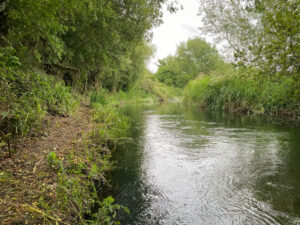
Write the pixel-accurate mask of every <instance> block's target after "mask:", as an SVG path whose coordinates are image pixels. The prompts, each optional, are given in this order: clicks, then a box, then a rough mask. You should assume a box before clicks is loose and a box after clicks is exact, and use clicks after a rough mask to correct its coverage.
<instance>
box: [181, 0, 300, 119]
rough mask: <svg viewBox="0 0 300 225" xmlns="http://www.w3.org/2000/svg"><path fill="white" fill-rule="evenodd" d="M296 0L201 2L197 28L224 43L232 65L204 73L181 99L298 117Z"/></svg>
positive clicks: (299, 113)
mask: <svg viewBox="0 0 300 225" xmlns="http://www.w3.org/2000/svg"><path fill="white" fill-rule="evenodd" d="M299 3H300V2H299V0H292V1H283V0H276V1H269V0H261V1H252V0H250V1H240V0H236V1H202V2H201V6H200V11H199V12H200V14H201V15H202V22H203V25H202V27H201V30H202V31H203V32H204V33H206V34H210V35H214V36H215V37H216V41H222V42H223V44H224V42H226V43H227V53H228V58H229V59H232V60H234V63H233V64H234V65H235V66H236V69H235V70H231V71H230V70H223V71H222V70H220V71H221V73H216V72H207V73H205V74H203V75H202V76H200V77H198V78H197V79H196V80H194V81H191V82H190V83H189V84H188V85H187V87H186V89H185V99H186V101H187V102H194V103H196V104H199V105H203V106H208V107H209V108H210V109H215V110H216V109H217V110H229V111H241V112H248V113H265V114H270V115H284V116H288V117H289V118H295V119H299V118H300V92H299V90H300V80H299V78H300V77H299V74H300V72H299V68H300V67H299V60H297V59H298V58H299V53H300V48H299V43H300V41H299V35H298V34H297V33H298V32H299V26H300V25H299V21H300V20H299ZM216 68H217V67H216Z"/></svg>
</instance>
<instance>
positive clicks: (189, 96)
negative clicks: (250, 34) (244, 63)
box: [184, 71, 300, 117]
mask: <svg viewBox="0 0 300 225" xmlns="http://www.w3.org/2000/svg"><path fill="white" fill-rule="evenodd" d="M250 72H252V73H254V74H255V72H254V71H240V72H239V73H238V74H235V75H227V76H204V77H200V78H198V79H196V80H193V81H191V82H190V83H189V84H188V85H187V87H186V89H185V92H184V94H185V100H186V101H187V102H191V103H196V104H200V105H203V106H207V107H209V108H210V109H217V110H229V111H241V112H249V113H251V112H253V113H266V114H288V115H290V116H294V117H299V115H300V95H299V86H300V83H299V82H298V83H297V82H295V80H293V79H292V78H288V77H281V78H278V79H276V80H269V79H261V78H260V76H259V75H250V74H249V73H250Z"/></svg>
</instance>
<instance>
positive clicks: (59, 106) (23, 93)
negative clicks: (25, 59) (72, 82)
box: [0, 49, 76, 155]
mask: <svg viewBox="0 0 300 225" xmlns="http://www.w3.org/2000/svg"><path fill="white" fill-rule="evenodd" d="M2 50H3V49H2ZM4 50H5V53H7V51H8V49H4ZM0 64H1V68H0V99H1V101H0V130H1V133H0V142H1V143H2V145H3V144H8V148H9V149H8V150H9V151H10V155H11V146H10V144H11V142H12V141H13V139H15V138H16V137H18V136H22V135H25V134H27V133H28V132H29V131H32V130H33V129H36V130H38V129H39V128H40V126H41V125H42V122H43V120H44V118H45V116H46V114H47V113H50V114H64V113H67V112H70V110H72V109H73V108H74V107H75V106H76V101H75V100H74V97H73V96H72V94H71V92H70V88H69V87H66V86H65V85H64V84H63V82H62V81H61V80H59V79H57V78H55V77H53V76H50V75H46V74H44V73H37V72H22V71H21V70H20V69H19V65H20V63H19V61H18V58H16V57H14V56H11V55H9V54H8V55H7V54H3V53H2V54H0Z"/></svg>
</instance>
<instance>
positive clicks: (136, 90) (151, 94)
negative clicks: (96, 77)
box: [90, 73, 181, 106]
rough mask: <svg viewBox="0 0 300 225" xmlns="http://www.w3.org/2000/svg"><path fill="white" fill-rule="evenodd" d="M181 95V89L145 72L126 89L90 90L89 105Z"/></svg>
mask: <svg viewBox="0 0 300 225" xmlns="http://www.w3.org/2000/svg"><path fill="white" fill-rule="evenodd" d="M180 95H181V91H180V90H179V89H176V88H174V87H168V86H166V85H165V84H162V83H160V82H159V81H158V80H157V79H156V78H155V77H154V76H153V75H152V74H150V73H145V75H143V76H141V77H140V78H139V79H138V80H137V81H136V82H135V83H134V84H133V85H132V86H131V87H130V88H129V90H127V91H119V92H116V93H109V92H108V91H107V90H105V89H102V88H98V89H95V90H92V91H91V92H90V104H91V105H97V104H98V105H101V106H105V105H119V104H122V103H124V102H135V103H155V102H162V101H167V100H168V99H170V98H175V97H178V96H180Z"/></svg>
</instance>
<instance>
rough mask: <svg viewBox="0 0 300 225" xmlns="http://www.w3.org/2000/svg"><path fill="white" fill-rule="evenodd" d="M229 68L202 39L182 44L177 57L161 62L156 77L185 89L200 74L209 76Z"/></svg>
mask: <svg viewBox="0 0 300 225" xmlns="http://www.w3.org/2000/svg"><path fill="white" fill-rule="evenodd" d="M225 67H228V65H226V63H225V62H224V61H223V60H222V58H221V56H220V55H219V54H218V51H217V50H216V49H215V48H214V47H212V46H211V45H210V44H209V43H207V42H206V41H205V40H203V39H201V38H194V39H189V40H188V41H187V42H182V43H181V44H180V45H179V46H178V48H177V51H176V54H175V56H168V57H167V58H165V59H162V60H159V68H158V71H157V72H156V77H157V78H158V80H159V81H161V82H163V83H166V84H167V85H173V86H176V87H184V86H185V85H186V84H187V82H188V81H189V80H191V79H194V78H195V77H196V76H198V75H199V74H200V73H204V74H209V73H210V72H212V71H218V70H219V71H220V70H222V68H223V69H224V68H225Z"/></svg>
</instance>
